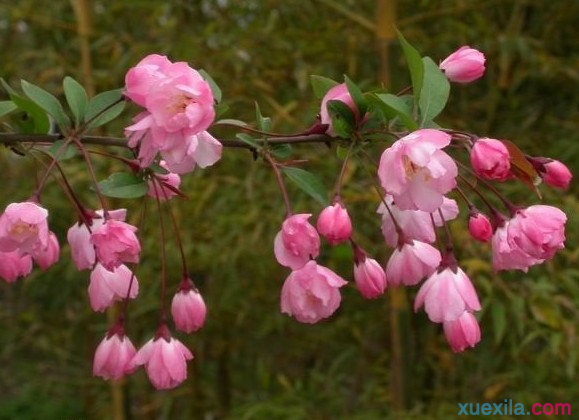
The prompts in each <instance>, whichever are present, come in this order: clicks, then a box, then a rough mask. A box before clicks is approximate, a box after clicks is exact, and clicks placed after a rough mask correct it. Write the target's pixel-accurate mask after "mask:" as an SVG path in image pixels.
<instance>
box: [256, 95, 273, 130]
mask: <svg viewBox="0 0 579 420" xmlns="http://www.w3.org/2000/svg"><path fill="white" fill-rule="evenodd" d="M255 122H256V123H257V129H258V130H261V131H268V132H269V131H271V128H272V125H271V118H269V117H264V116H263V115H261V110H260V109H259V104H258V103H257V102H256V103H255Z"/></svg>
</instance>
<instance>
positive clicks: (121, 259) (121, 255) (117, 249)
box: [91, 219, 141, 270]
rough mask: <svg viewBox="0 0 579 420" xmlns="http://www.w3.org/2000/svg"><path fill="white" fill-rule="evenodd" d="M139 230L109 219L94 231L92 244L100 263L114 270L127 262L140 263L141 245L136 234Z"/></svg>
mask: <svg viewBox="0 0 579 420" xmlns="http://www.w3.org/2000/svg"><path fill="white" fill-rule="evenodd" d="M136 231H137V228H136V227H134V226H132V225H129V224H128V223H125V222H121V221H119V220H114V219H109V220H107V221H106V222H105V223H104V224H103V225H102V226H100V227H99V228H98V229H95V230H93V232H92V234H91V242H92V243H93V245H94V247H95V251H96V256H97V259H98V261H99V262H100V263H101V264H102V265H103V266H104V267H105V268H106V269H107V270H112V269H113V268H115V267H118V266H120V265H121V264H122V263H125V262H132V263H138V262H139V254H140V253H141V245H140V243H139V240H138V239H137V236H136V235H135V232H136Z"/></svg>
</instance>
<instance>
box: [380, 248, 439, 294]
mask: <svg viewBox="0 0 579 420" xmlns="http://www.w3.org/2000/svg"><path fill="white" fill-rule="evenodd" d="M440 261H441V256H440V251H438V249H436V248H434V247H433V246H432V245H429V244H426V243H424V242H420V241H413V240H410V241H409V242H406V243H404V244H403V245H402V246H399V247H397V248H396V249H394V252H392V255H391V256H390V259H389V260H388V263H387V264H386V278H387V279H388V281H389V282H390V283H391V284H393V285H395V286H399V285H401V284H404V285H405V286H414V285H415V284H418V283H419V282H420V280H422V279H423V278H425V277H427V276H429V275H430V274H432V273H433V272H434V270H436V267H438V265H439V264H440Z"/></svg>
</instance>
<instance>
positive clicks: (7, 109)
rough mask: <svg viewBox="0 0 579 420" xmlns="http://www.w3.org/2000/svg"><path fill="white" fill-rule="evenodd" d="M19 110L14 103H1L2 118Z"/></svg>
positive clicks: (0, 115)
mask: <svg viewBox="0 0 579 420" xmlns="http://www.w3.org/2000/svg"><path fill="white" fill-rule="evenodd" d="M17 109H18V107H17V106H16V105H15V104H14V102H12V101H0V117H3V116H4V115H8V114H10V113H11V112H12V111H15V110H17Z"/></svg>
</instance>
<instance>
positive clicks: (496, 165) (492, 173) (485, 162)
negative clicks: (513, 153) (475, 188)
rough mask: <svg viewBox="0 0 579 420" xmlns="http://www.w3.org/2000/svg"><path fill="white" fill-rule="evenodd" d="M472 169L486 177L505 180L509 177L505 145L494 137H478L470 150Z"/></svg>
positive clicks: (509, 163)
mask: <svg viewBox="0 0 579 420" xmlns="http://www.w3.org/2000/svg"><path fill="white" fill-rule="evenodd" d="M470 163H471V165H472V168H473V169H474V171H475V172H476V173H477V174H478V175H480V176H482V177H483V178H486V179H493V180H496V181H505V180H507V179H508V178H510V177H511V171H510V170H511V162H510V155H509V151H508V150H507V147H506V146H505V145H504V143H503V142H502V141H499V140H495V139H487V138H484V139H479V140H477V141H476V143H475V144H474V146H473V147H472V150H471V152H470Z"/></svg>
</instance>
